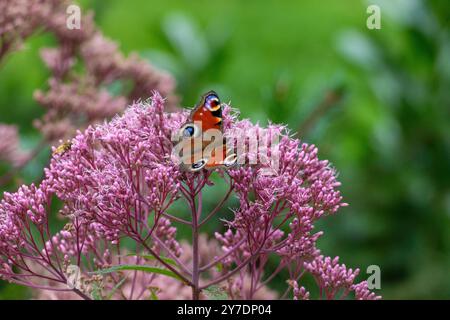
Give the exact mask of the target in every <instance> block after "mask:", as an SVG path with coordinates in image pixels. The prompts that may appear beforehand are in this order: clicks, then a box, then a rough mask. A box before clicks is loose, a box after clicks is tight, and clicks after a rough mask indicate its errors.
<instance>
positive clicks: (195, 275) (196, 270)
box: [191, 191, 202, 300]
mask: <svg viewBox="0 0 450 320" xmlns="http://www.w3.org/2000/svg"><path fill="white" fill-rule="evenodd" d="M191 208H192V255H193V259H192V283H193V286H192V300H199V299H200V289H199V278H200V262H199V251H198V229H199V226H198V221H199V217H200V216H201V212H202V192H201V191H200V192H199V194H198V209H197V210H196V208H195V199H192V207H191Z"/></svg>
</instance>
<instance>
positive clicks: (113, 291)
mask: <svg viewBox="0 0 450 320" xmlns="http://www.w3.org/2000/svg"><path fill="white" fill-rule="evenodd" d="M125 280H127V278H126V277H124V278H123V279H122V280H120V281H119V282H118V283H117V284H116V285H115V286H114V288H112V289H111V292H110V293H109V294H108V297H106V300H111V298H112V297H113V295H114V293H116V291H117V290H118V289H119V288H120V287H121V286H122V285H123V284H124V282H125Z"/></svg>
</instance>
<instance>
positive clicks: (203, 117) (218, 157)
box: [181, 91, 237, 172]
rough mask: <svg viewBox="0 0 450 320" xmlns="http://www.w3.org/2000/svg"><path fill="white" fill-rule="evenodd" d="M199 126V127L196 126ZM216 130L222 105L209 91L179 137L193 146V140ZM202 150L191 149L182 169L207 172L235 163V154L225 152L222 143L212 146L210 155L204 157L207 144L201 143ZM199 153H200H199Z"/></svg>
mask: <svg viewBox="0 0 450 320" xmlns="http://www.w3.org/2000/svg"><path fill="white" fill-rule="evenodd" d="M198 124H200V127H199V126H198ZM210 129H216V130H220V131H221V132H222V131H223V129H222V104H221V103H220V99H219V96H218V95H217V93H215V92H214V91H209V92H207V93H206V94H204V95H203V96H202V99H201V100H200V103H199V104H198V105H197V106H196V107H195V108H194V109H193V110H192V112H191V115H190V117H189V120H188V122H187V123H186V124H185V125H184V126H183V127H182V128H181V135H182V136H183V138H184V139H186V141H185V142H186V143H191V146H193V145H194V139H202V137H203V136H202V135H203V133H204V132H206V131H208V130H210ZM197 145H199V144H197ZM200 145H201V146H202V150H197V148H194V147H193V148H191V150H192V153H191V154H190V155H187V156H186V157H185V161H183V163H184V165H183V166H184V167H185V168H186V169H187V170H189V171H192V172H195V171H199V170H201V169H203V168H206V169H208V170H212V169H215V168H217V167H222V166H225V167H230V166H232V165H234V164H235V163H236V159H237V157H236V154H235V153H234V152H233V151H230V150H227V147H226V144H225V142H224V141H223V142H222V143H218V144H216V145H215V146H214V148H213V150H212V152H211V154H210V155H207V157H205V156H204V154H203V151H204V150H205V149H206V148H207V147H208V145H209V143H205V141H202V142H201V144H200ZM200 151H201V152H200Z"/></svg>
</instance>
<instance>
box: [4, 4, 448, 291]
mask: <svg viewBox="0 0 450 320" xmlns="http://www.w3.org/2000/svg"><path fill="white" fill-rule="evenodd" d="M81 4H82V6H83V9H84V10H86V9H92V10H94V11H95V20H96V23H97V24H98V26H99V28H100V29H101V30H102V31H103V33H104V34H105V35H106V36H108V37H110V38H111V39H113V40H115V41H117V42H118V43H119V44H120V48H121V50H122V51H123V52H125V53H129V52H132V51H137V52H139V53H140V54H141V56H142V57H144V58H146V59H149V61H151V62H152V63H153V64H155V65H157V66H158V67H160V68H163V69H166V70H168V71H170V72H171V73H172V74H173V75H174V76H175V77H176V79H177V82H178V89H177V90H178V91H177V93H178V94H179V95H180V97H181V98H182V104H183V105H184V106H193V105H194V104H195V103H196V102H197V100H198V97H199V96H200V95H201V94H202V93H203V92H205V91H207V90H210V89H214V90H216V91H217V92H219V94H220V95H221V97H222V100H224V101H226V102H228V101H231V103H232V105H233V106H234V107H236V108H239V110H240V112H241V117H242V118H244V117H245V118H250V119H252V120H253V121H259V122H261V123H262V124H266V123H267V122H268V121H269V120H270V121H273V122H277V123H286V124H288V125H289V127H290V128H291V130H292V132H293V133H294V132H298V133H297V135H298V136H299V137H300V138H301V139H302V140H304V141H305V142H308V143H314V144H316V145H317V146H318V147H319V155H320V157H321V158H323V159H329V160H330V161H331V162H332V163H333V166H334V167H335V168H336V169H337V171H338V172H339V180H340V181H341V182H342V184H343V185H342V188H341V190H342V193H343V196H344V198H345V201H346V202H348V203H349V204H350V206H349V207H346V208H343V209H342V210H340V212H339V213H338V214H337V215H336V216H333V217H328V218H326V219H325V221H323V223H321V224H320V225H318V226H317V229H318V230H320V229H322V228H323V230H324V231H325V235H324V236H323V237H322V239H321V240H320V248H321V249H322V251H323V252H324V254H327V255H332V256H335V255H339V256H340V257H341V259H342V261H343V262H345V263H346V264H347V265H348V266H351V267H361V269H362V274H363V275H364V274H365V270H366V268H367V266H369V265H373V264H375V265H379V266H380V268H381V273H382V274H381V290H379V291H378V292H377V293H378V294H381V295H383V297H384V298H388V299H408V298H425V299H429V298H441V299H442V298H444V299H448V298H450V274H449V271H450V236H449V235H450V233H449V230H450V228H449V227H450V183H449V182H450V2H449V1H448V0H435V1H432V0H430V1H419V0H391V1H389V0H385V1H375V0H373V1H370V2H366V1H362V0H345V1H333V0H328V1H317V0H314V1H313V0H303V1H256V0H247V1H237V0H228V1H220V2H219V1H211V0H208V1H206V0H202V1H185V0H178V1H153V0H133V1H120V0H108V1H106V0H84V1H81ZM369 4H378V5H379V6H380V8H381V29H380V30H369V29H368V28H367V27H366V20H367V18H368V16H369V15H368V14H367V13H366V9H367V6H368V5H369ZM52 41H53V39H52V38H51V37H49V36H48V35H37V36H33V37H32V38H31V39H29V40H28V41H27V42H26V43H25V47H24V48H23V49H22V50H21V51H20V52H16V53H13V54H12V55H10V56H9V57H8V59H7V60H6V61H4V62H3V64H1V65H0V122H7V123H16V124H18V125H19V126H20V134H21V143H22V144H23V146H24V147H25V148H29V149H31V148H32V146H33V145H35V144H36V143H37V141H39V135H38V133H37V132H36V130H35V129H33V127H32V125H31V123H32V120H33V119H34V118H36V117H37V116H39V115H41V114H42V112H43V110H42V109H41V107H39V106H38V105H37V104H36V103H35V102H34V101H33V98H32V93H33V91H34V90H35V89H37V88H45V87H46V79H47V78H48V76H49V75H48V71H47V69H46V68H45V67H44V66H43V64H42V63H41V61H40V58H39V54H38V50H39V48H40V47H42V46H44V45H51V44H52ZM41 153H42V154H41V155H40V157H38V158H37V160H36V161H34V162H32V163H30V164H29V165H28V166H27V167H26V168H25V169H24V172H23V177H24V181H25V182H30V181H33V180H36V179H39V177H40V176H41V172H42V167H43V166H44V165H45V163H46V159H47V158H48V155H49V150H43V151H42V152H41ZM215 192H217V193H218V194H219V193H220V192H221V190H220V188H219V190H216V191H215ZM205 198H210V197H205ZM211 198H213V199H214V197H211ZM208 206H213V201H212V202H211V203H208V204H207V207H208ZM29 296H30V295H29V292H28V291H27V290H26V289H24V288H21V287H18V286H13V285H7V284H5V283H1V284H0V299H7V298H24V297H29Z"/></svg>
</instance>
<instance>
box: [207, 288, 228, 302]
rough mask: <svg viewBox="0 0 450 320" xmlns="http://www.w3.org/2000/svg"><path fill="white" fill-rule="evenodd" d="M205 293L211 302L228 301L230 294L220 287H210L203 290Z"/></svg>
mask: <svg viewBox="0 0 450 320" xmlns="http://www.w3.org/2000/svg"><path fill="white" fill-rule="evenodd" d="M203 293H204V294H205V295H206V296H207V297H208V299H210V300H228V294H227V293H226V292H225V290H224V289H222V288H221V287H219V286H210V287H208V288H206V289H203Z"/></svg>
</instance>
